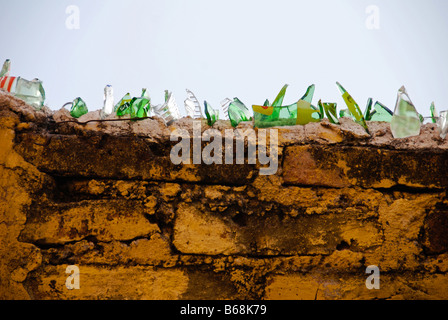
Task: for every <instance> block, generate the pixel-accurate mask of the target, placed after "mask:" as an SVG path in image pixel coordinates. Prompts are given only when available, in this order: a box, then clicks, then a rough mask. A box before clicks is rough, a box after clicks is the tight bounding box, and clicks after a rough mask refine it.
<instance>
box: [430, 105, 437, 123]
mask: <svg viewBox="0 0 448 320" xmlns="http://www.w3.org/2000/svg"><path fill="white" fill-rule="evenodd" d="M429 110H430V111H431V121H432V123H437V119H438V118H439V113H438V112H437V109H436V106H435V104H434V101H433V102H432V103H431V107H429Z"/></svg>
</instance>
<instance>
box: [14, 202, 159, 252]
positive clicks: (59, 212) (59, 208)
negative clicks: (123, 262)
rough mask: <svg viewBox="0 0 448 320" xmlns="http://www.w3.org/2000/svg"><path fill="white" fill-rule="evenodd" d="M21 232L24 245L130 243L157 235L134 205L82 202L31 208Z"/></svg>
mask: <svg viewBox="0 0 448 320" xmlns="http://www.w3.org/2000/svg"><path fill="white" fill-rule="evenodd" d="M35 210H37V212H36V211H35V212H33V213H30V217H29V220H28V221H27V224H26V226H25V229H24V230H23V231H22V233H21V236H20V239H21V241H24V242H31V243H40V244H64V243H67V242H72V241H79V240H82V239H85V238H86V237H94V238H96V239H97V240H99V241H113V240H131V239H134V238H137V237H143V236H148V235H151V234H152V233H155V232H159V231H160V230H159V227H158V226H157V225H156V224H153V223H150V222H149V221H148V219H147V218H146V217H145V215H144V213H143V212H144V208H143V205H142V204H141V203H140V204H138V203H136V202H134V201H116V200H115V201H104V200H98V201H82V202H79V203H76V204H74V203H69V204H59V205H53V206H49V207H43V208H35Z"/></svg>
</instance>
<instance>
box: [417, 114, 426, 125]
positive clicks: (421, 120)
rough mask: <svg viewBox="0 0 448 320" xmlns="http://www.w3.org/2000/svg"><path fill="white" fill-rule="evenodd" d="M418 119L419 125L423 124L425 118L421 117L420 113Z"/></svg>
mask: <svg viewBox="0 0 448 320" xmlns="http://www.w3.org/2000/svg"><path fill="white" fill-rule="evenodd" d="M418 118H419V119H420V122H421V123H423V122H425V117H423V115H421V114H420V113H419V114H418Z"/></svg>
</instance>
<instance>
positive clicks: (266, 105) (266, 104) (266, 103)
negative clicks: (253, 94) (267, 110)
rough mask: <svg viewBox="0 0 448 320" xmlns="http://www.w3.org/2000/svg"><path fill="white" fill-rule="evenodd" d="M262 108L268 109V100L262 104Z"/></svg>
mask: <svg viewBox="0 0 448 320" xmlns="http://www.w3.org/2000/svg"><path fill="white" fill-rule="evenodd" d="M263 106H264V107H269V106H270V104H269V100H268V99H266V101H265V102H264V103H263Z"/></svg>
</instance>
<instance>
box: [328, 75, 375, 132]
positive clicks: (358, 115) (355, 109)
mask: <svg viewBox="0 0 448 320" xmlns="http://www.w3.org/2000/svg"><path fill="white" fill-rule="evenodd" d="M336 85H337V86H338V88H339V90H340V91H341V93H342V98H343V99H344V101H345V103H346V104H347V107H348V109H349V110H350V113H351V114H352V115H353V116H354V117H355V119H356V122H357V123H358V124H360V125H361V126H362V127H363V128H364V129H365V130H366V132H367V133H369V128H368V127H367V123H366V120H365V119H364V116H363V115H362V112H361V109H360V108H359V106H358V104H357V103H356V101H355V100H353V98H352V96H351V95H350V94H349V93H348V92H347V91H346V90H345V89H344V87H343V86H342V85H341V84H340V83H339V82H336Z"/></svg>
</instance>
